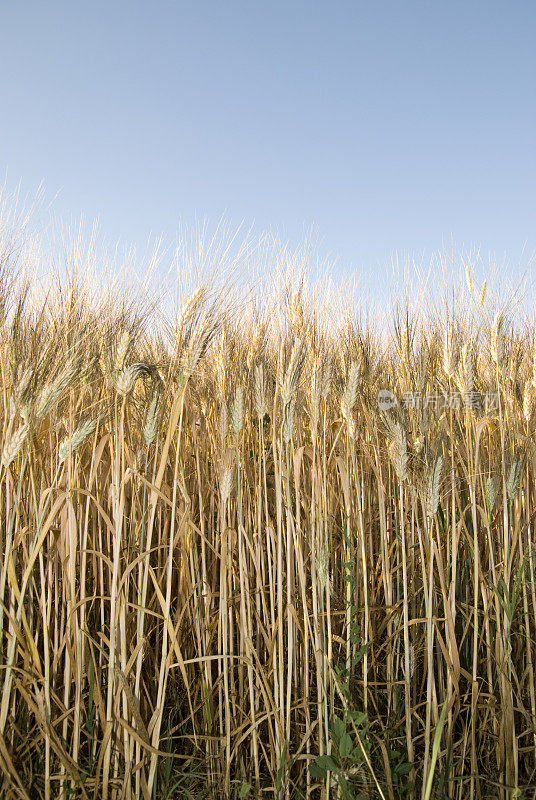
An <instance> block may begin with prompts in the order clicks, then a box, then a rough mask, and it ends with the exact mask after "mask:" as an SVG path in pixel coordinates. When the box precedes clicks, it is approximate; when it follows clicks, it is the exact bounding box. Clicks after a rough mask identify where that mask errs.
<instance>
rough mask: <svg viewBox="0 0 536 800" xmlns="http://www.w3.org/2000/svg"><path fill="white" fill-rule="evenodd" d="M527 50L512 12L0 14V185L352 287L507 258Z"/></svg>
mask: <svg viewBox="0 0 536 800" xmlns="http://www.w3.org/2000/svg"><path fill="white" fill-rule="evenodd" d="M535 41H536V4H534V3H533V2H530V1H529V0H526V2H516V1H515V0H508V2H507V1H506V0H504V2H497V1H496V0H485V1H484V0H464V2H459V1H458V0H448V1H447V0H426V1H425V2H420V1H416V0H405V2H403V1H402V0H398V2H395V0H385V1H384V2H373V1H372V0H369V2H360V1H359V0H354V2H336V1H335V2H323V3H318V2H311V0H309V1H308V2H305V1H303V2H301V1H299V0H286V2H279V0H271V2H264V3H261V2H255V0H248V2H238V1H237V0H227V1H226V2H221V1H220V2H205V1H204V0H197V1H196V2H188V3H186V2H162V1H161V0H155V2H151V3H149V2H143V3H141V2H136V0H129V2H122V1H121V0H116V1H115V2H109V1H108V2H102V1H101V0H92V2H84V3H82V2H81V1H80V2H79V1H77V0H63V2H58V1H57V0H47V1H46V2H42V0H40V2H31V1H30V0H27V1H26V2H19V3H3V4H2V6H1V10H0V51H1V53H2V68H1V70H0V100H1V112H0V176H1V177H2V178H4V177H5V176H7V178H6V182H7V185H8V186H9V187H12V186H15V185H16V184H17V183H18V182H19V181H21V185H22V188H23V190H24V191H27V192H32V191H33V190H34V189H35V187H36V186H37V185H38V184H39V183H41V182H43V183H44V185H45V188H46V192H47V196H48V197H52V196H54V195H55V194H56V192H58V191H59V196H58V198H57V200H56V201H55V203H54V209H55V212H56V213H57V214H58V215H60V216H62V217H63V218H71V217H72V218H75V219H76V218H78V217H79V216H80V215H83V216H84V218H85V219H86V220H88V221H92V220H93V219H95V218H98V220H99V225H100V229H101V231H102V233H103V235H104V236H105V237H106V239H107V240H108V241H110V242H113V241H115V240H117V239H119V240H120V241H121V242H123V243H133V244H134V245H137V246H138V247H141V248H143V246H144V245H145V243H146V242H147V239H148V237H149V236H150V234H153V235H159V234H160V233H163V234H164V236H165V237H166V238H167V239H172V238H173V237H174V234H175V231H176V230H177V226H178V223H179V221H182V222H183V223H186V224H189V223H191V222H192V221H193V220H194V219H196V218H197V219H200V218H201V219H202V218H208V219H209V220H210V221H212V222H213V223H215V222H217V221H218V219H220V217H221V216H222V215H225V217H226V219H227V220H228V221H229V222H230V223H231V224H232V225H238V224H239V223H241V222H244V223H245V225H246V227H249V226H250V225H251V224H254V226H255V230H256V231H258V232H261V231H263V230H267V229H269V230H272V231H275V232H276V233H278V234H279V235H280V236H282V237H283V238H284V239H288V240H289V241H290V243H291V245H293V246H294V245H298V244H300V242H302V241H303V239H304V237H305V235H306V234H307V232H308V231H309V230H310V229H311V228H314V230H315V232H316V237H317V240H318V242H319V248H320V251H321V252H322V253H323V254H329V255H330V256H331V257H333V258H338V260H339V265H340V266H339V269H340V270H342V271H343V272H350V273H352V274H353V275H356V276H358V275H360V274H361V273H362V274H363V275H366V276H368V277H369V278H370V279H372V280H373V281H374V279H375V277H376V276H378V275H380V274H381V273H382V271H383V272H384V273H385V271H386V270H389V264H390V260H391V257H392V255H393V253H394V252H395V251H398V252H400V253H403V254H404V253H415V254H422V253H423V252H424V253H425V254H427V253H431V252H433V251H437V250H440V249H443V248H444V249H446V250H447V251H448V250H450V248H451V243H452V241H454V242H455V244H456V246H457V247H458V248H460V249H461V248H465V249H472V248H479V249H480V251H481V252H482V254H483V255H484V257H487V255H488V253H490V252H492V253H494V254H495V256H496V258H497V259H498V260H502V258H503V257H504V255H506V256H507V257H508V258H509V259H510V261H511V262H512V263H513V262H515V263H518V262H521V263H523V262H524V263H526V262H527V261H528V256H529V254H531V253H533V252H534V251H535V250H536V226H535V223H536V192H535V187H536V147H535V145H536V134H535V128H536V124H535V123H536V96H535V95H536V80H535V79H536V47H535V46H534V42H535ZM523 248H524V250H523Z"/></svg>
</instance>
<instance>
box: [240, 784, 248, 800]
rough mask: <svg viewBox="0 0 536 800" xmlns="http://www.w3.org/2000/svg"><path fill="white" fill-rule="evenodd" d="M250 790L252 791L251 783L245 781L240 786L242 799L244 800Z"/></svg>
mask: <svg viewBox="0 0 536 800" xmlns="http://www.w3.org/2000/svg"><path fill="white" fill-rule="evenodd" d="M250 791H251V783H248V782H247V781H244V782H243V784H242V786H241V787H240V791H239V792H238V796H239V798H240V800H244V797H247V796H248V794H249V793H250Z"/></svg>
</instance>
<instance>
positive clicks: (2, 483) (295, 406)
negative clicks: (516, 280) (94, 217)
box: [0, 241, 536, 800]
mask: <svg viewBox="0 0 536 800" xmlns="http://www.w3.org/2000/svg"><path fill="white" fill-rule="evenodd" d="M8 245H9V242H6V241H4V243H3V246H2V251H1V252H2V263H3V268H2V273H1V287H0V307H1V310H2V315H1V320H0V323H1V328H0V366H1V396H0V402H1V409H2V411H1V413H2V461H1V467H0V516H1V520H2V522H1V529H0V547H1V553H2V564H1V573H0V636H1V639H0V641H1V652H0V659H1V661H0V666H1V670H0V769H1V775H2V789H1V793H2V796H3V797H6V798H21V797H24V798H32V800H33V798H45V799H46V800H49V798H56V797H65V798H68V797H69V798H72V797H80V798H82V797H83V798H89V797H92V798H104V799H105V800H106V798H117V800H119V798H140V799H141V798H143V799H144V800H149V798H165V797H169V798H171V797H181V798H182V797H195V798H201V797H213V798H216V797H218V798H226V797H242V798H244V797H247V796H249V797H256V796H260V794H261V793H264V795H263V796H271V795H273V796H274V797H277V798H283V797H284V798H302V797H304V798H320V797H323V798H328V797H334V798H335V797H344V798H350V797H354V798H359V797H365V798H369V797H370V798H380V797H381V798H385V800H387V799H388V798H389V799H390V800H394V799H395V798H406V797H407V798H424V800H428V798H431V797H435V798H451V799H452V800H455V799H456V800H458V799H459V800H461V798H471V800H472V798H485V797H494V798H495V797H496V798H513V797H522V796H526V797H534V787H535V786H536V689H535V676H534V666H535V659H536V650H535V644H534V637H535V630H536V585H535V582H534V571H535V552H536V551H535V547H534V509H535V508H536V506H535V478H536V470H535V450H534V443H533V432H534V424H535V418H534V396H535V392H536V388H535V387H536V376H535V372H534V368H535V364H536V360H535V350H534V328H533V327H532V325H531V324H529V323H527V322H524V321H523V319H522V318H521V315H519V318H517V319H516V318H515V316H514V315H512V314H508V313H506V314H501V313H499V314H497V315H496V316H495V315H494V311H495V309H492V308H491V307H488V305H487V301H486V298H485V296H483V295H482V294H481V296H480V298H479V299H478V293H477V290H476V289H475V290H474V291H475V292H476V293H477V294H475V301H474V303H473V306H471V307H469V306H468V305H467V304H465V303H461V304H459V305H458V304H457V303H455V302H454V303H451V304H447V305H446V306H445V307H444V309H443V311H442V313H441V314H437V313H435V312H433V311H431V310H429V309H428V310H424V309H422V310H421V312H420V313H419V312H414V311H411V309H410V308H409V307H408V308H406V309H403V310H402V311H400V310H399V311H398V313H396V312H395V313H394V316H393V318H392V320H391V322H392V325H391V328H390V334H389V335H388V336H386V335H381V336H380V335H379V334H378V333H377V331H376V329H375V327H374V325H373V324H365V325H360V324H358V323H353V322H350V321H348V318H347V317H346V316H345V315H344V314H342V313H339V314H338V313H337V310H336V309H334V310H333V313H332V312H331V310H330V311H329V313H328V314H326V313H324V314H323V313H321V312H323V311H324V310H325V309H322V308H321V306H320V305H319V304H318V303H317V304H314V303H313V304H311V303H310V302H309V301H308V299H307V293H306V292H305V290H303V289H298V290H296V291H295V292H285V291H284V289H282V290H281V293H280V296H279V297H278V298H276V299H275V300H274V299H271V298H270V299H264V300H263V301H262V302H259V303H258V305H257V306H256V307H255V309H254V311H253V312H252V311H251V304H249V306H248V307H249V312H248V313H247V314H246V313H245V307H241V306H239V305H237V304H236V302H234V301H231V300H228V299H226V295H225V294H222V293H220V294H216V293H215V292H214V291H213V290H211V287H210V286H209V285H200V286H199V287H197V289H196V290H195V291H194V292H193V293H191V294H190V296H189V297H188V298H185V300H184V303H183V305H182V308H181V312H180V314H179V315H178V317H177V318H176V319H175V320H173V322H172V323H170V324H164V323H162V324H160V325H159V324H158V322H157V321H156V322H155V320H154V319H153V318H151V316H150V315H143V314H141V315H140V314H138V313H137V312H136V308H135V305H134V306H132V305H129V304H128V303H126V302H125V304H124V305H123V306H121V305H120V304H119V303H118V300H117V298H116V299H115V300H111V299H110V298H109V297H107V296H104V295H103V296H102V297H100V299H99V298H97V301H95V295H94V291H93V299H91V300H89V299H88V297H87V294H86V290H85V289H84V286H83V284H82V285H80V284H78V283H77V281H76V280H73V281H72V282H71V284H70V285H69V286H68V287H67V291H66V290H65V288H64V289H61V288H59V287H57V288H56V290H55V291H51V292H49V293H48V294H47V295H46V296H45V297H43V298H42V299H41V300H40V301H39V302H36V300H35V297H32V292H31V291H30V290H31V286H28V285H25V284H24V281H21V280H20V279H15V273H14V269H15V267H14V264H15V263H16V260H17V257H18V256H17V252H16V248H15V249H14V248H13V247H11V246H8ZM469 288H470V289H471V292H473V287H472V281H471V286H470V287H469ZM483 294H484V295H485V289H484V293H483ZM471 297H472V294H471ZM380 390H388V391H390V392H392V393H394V394H395V395H396V396H397V398H398V401H399V402H398V404H397V405H394V406H393V407H391V408H387V407H385V406H382V407H381V408H380V407H379V403H378V396H379V395H378V393H379V392H380ZM486 393H489V394H488V399H490V398H491V399H492V400H493V398H495V396H496V398H497V403H496V404H495V407H493V406H494V404H493V403H491V407H484V405H483V403H482V398H483V397H484V396H485V394H486ZM445 396H446V397H447V398H449V402H445V400H444V398H445ZM380 398H381V395H380ZM425 398H428V399H427V400H425ZM403 401H404V402H403ZM488 405H489V404H488ZM382 409H383V410H382ZM525 791H526V792H527V794H526V795H524V794H523V792H525Z"/></svg>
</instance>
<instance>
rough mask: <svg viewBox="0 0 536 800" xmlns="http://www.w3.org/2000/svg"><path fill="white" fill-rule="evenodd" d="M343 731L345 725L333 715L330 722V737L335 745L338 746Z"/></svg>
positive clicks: (344, 731) (344, 730)
mask: <svg viewBox="0 0 536 800" xmlns="http://www.w3.org/2000/svg"><path fill="white" fill-rule="evenodd" d="M345 733H346V725H345V724H344V722H343V721H342V719H339V718H338V717H335V719H334V720H333V722H332V723H331V737H332V739H333V741H334V742H335V744H336V745H337V747H338V746H339V742H340V740H341V738H342V737H343V736H344V734H345Z"/></svg>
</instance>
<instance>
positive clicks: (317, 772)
mask: <svg viewBox="0 0 536 800" xmlns="http://www.w3.org/2000/svg"><path fill="white" fill-rule="evenodd" d="M309 772H310V773H311V777H313V778H316V779H317V780H321V781H323V780H325V779H326V775H327V774H328V771H327V769H324V768H323V767H320V766H319V765H318V764H317V763H316V761H313V763H312V764H309Z"/></svg>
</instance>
